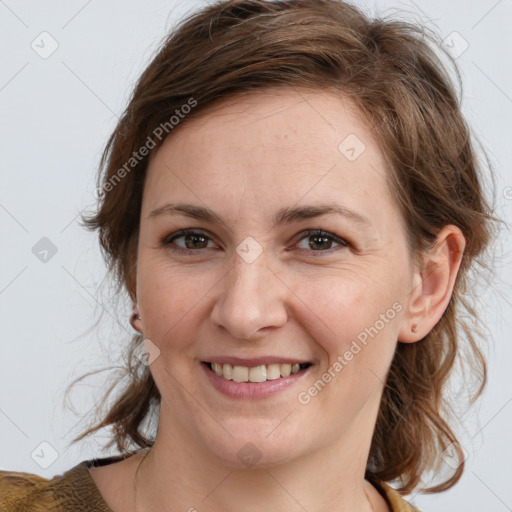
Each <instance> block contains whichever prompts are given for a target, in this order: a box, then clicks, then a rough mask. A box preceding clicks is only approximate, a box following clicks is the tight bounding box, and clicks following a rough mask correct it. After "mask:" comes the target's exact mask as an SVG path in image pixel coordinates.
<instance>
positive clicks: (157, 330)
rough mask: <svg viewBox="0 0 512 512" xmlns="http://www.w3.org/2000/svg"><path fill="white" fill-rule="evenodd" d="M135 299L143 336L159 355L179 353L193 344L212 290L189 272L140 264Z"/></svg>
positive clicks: (144, 263) (148, 261)
mask: <svg viewBox="0 0 512 512" xmlns="http://www.w3.org/2000/svg"><path fill="white" fill-rule="evenodd" d="M137 281H138V299H139V302H140V306H141V316H142V318H143V325H144V335H145V337H148V338H149V339H151V340H152V341H154V343H155V344H157V346H159V347H160V349H161V350H162V351H166V352H169V351H171V350H180V349H181V348H183V347H185V346H187V345H188V344H189V343H191V342H192V340H191V338H190V333H192V332H193V331H194V325H195V326H196V327H197V321H195V319H196V318H197V315H198V314H199V312H200V310H201V309H202V308H203V307H204V305H205V303H206V300H207V297H206V295H207V292H208V290H209V289H210V288H211V285H210V286H208V283H204V282H202V281H201V280H199V279H198V278H197V274H196V277H195V278H194V275H193V274H192V270H191V271H190V272H187V271H185V270H184V269H183V268H179V269H178V268H176V267H174V266H163V265H161V263H160V264H158V263H157V262H154V261H151V260H147V261H144V260H143V259H142V260H139V265H138V276H137Z"/></svg>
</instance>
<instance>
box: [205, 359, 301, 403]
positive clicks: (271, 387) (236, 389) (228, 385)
mask: <svg viewBox="0 0 512 512" xmlns="http://www.w3.org/2000/svg"><path fill="white" fill-rule="evenodd" d="M201 367H202V368H203V371H204V372H205V374H206V376H207V377H208V379H209V381H210V382H211V384H212V386H213V387H214V388H215V389H216V390H217V391H220V392H221V393H222V394H224V395H226V396H229V397H230V398H242V399H245V400H259V399H260V398H267V397H269V396H272V395H275V394H276V393H279V392H280V391H284V390H285V389H288V388H289V387H290V386H293V385H294V384H295V383H296V382H297V381H299V380H300V379H301V378H302V377H303V376H304V375H305V374H306V373H307V372H308V371H309V370H310V369H311V366H308V367H307V368H304V369H302V370H299V371H298V372H297V373H294V374H291V375H289V376H288V377H280V378H279V379H274V380H267V381H265V382H236V381H234V380H228V379H225V378H224V377H219V376H218V375H217V374H216V373H215V372H214V371H213V370H210V367H209V366H208V365H207V364H206V363H201Z"/></svg>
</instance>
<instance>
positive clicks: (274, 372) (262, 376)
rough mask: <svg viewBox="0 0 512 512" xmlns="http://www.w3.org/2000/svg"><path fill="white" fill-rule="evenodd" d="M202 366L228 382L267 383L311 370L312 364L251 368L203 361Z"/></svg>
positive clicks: (267, 365)
mask: <svg viewBox="0 0 512 512" xmlns="http://www.w3.org/2000/svg"><path fill="white" fill-rule="evenodd" d="M202 364H204V365H206V366H207V367H208V368H209V369H210V370H211V371H212V372H214V373H215V374H216V375H218V376H219V377H223V378H224V379H226V380H233V381H235V382H266V381H268V380H277V379H282V378H286V377H289V376H290V375H294V374H296V373H298V372H300V371H302V370H305V369H306V368H309V367H310V366H311V364H312V363H304V364H298V363H294V364H290V363H281V364H278V363H276V364H262V365H258V366H251V367H248V366H238V365H231V364H220V363H215V362H213V363H212V362H208V361H203V363H202Z"/></svg>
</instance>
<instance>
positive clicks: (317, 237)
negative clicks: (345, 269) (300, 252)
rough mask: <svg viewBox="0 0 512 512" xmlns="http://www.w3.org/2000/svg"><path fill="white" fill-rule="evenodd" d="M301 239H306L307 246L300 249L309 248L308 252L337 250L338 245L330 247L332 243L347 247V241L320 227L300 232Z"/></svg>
mask: <svg viewBox="0 0 512 512" xmlns="http://www.w3.org/2000/svg"><path fill="white" fill-rule="evenodd" d="M302 235H303V236H302V238H301V240H300V241H301V242H302V240H308V242H307V247H302V248H301V249H306V250H309V252H331V251H332V250H338V249H339V247H334V248H333V247H332V244H333V243H335V244H338V245H339V246H341V248H344V247H348V245H349V244H348V243H347V242H346V241H345V240H343V239H342V238H340V237H339V236H337V235H334V234H333V233H328V232H327V231H322V230H320V229H317V230H310V231H306V232H305V233H302Z"/></svg>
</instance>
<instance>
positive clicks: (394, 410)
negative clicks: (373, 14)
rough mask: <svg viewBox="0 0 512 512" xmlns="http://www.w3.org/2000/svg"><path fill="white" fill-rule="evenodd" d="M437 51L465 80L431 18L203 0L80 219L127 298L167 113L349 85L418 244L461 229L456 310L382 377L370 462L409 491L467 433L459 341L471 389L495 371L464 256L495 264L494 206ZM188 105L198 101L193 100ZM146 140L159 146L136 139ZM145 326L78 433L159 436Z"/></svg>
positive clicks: (373, 475)
mask: <svg viewBox="0 0 512 512" xmlns="http://www.w3.org/2000/svg"><path fill="white" fill-rule="evenodd" d="M443 59H445V60H447V62H449V63H450V64H451V67H452V69H453V70H454V71H455V77H456V78H457V80H458V83H459V84H460V82H461V80H460V75H459V72H458V70H457V66H456V64H455V62H454V61H453V59H452V58H450V56H449V55H448V54H447V53H446V52H444V50H442V48H440V46H439V44H438V40H437V38H436V36H435V35H434V34H433V33H432V32H431V30H430V29H427V28H426V27H423V26H421V25H420V24H416V23H410V22H406V21H400V20H396V19H395V20H393V19H390V20H388V19H384V18H370V17H369V16H368V15H366V14H365V13H363V12H361V11H360V10H359V9H357V8H356V7H354V6H352V5H350V4H347V3H344V2H343V1H341V0H276V1H270V0H224V1H220V2H216V3H213V4H209V5H208V6H206V7H204V8H203V9H201V10H199V11H196V12H194V13H192V14H191V15H189V16H188V17H186V18H185V19H183V20H182V21H181V22H179V23H178V24H177V26H176V27H175V28H174V29H173V30H172V31H171V32H170V33H169V34H168V35H167V36H166V37H165V39H164V40H163V42H162V44H161V45H160V46H159V48H158V50H157V52H155V55H154V56H153V57H152V60H151V62H150V63H149V65H148V66H147V67H146V69H145V70H144V71H143V73H142V75H141V76H140V78H139V79H138V82H137V83H136V85H135V88H134V90H133V92H132V95H131V97H130V99H129V102H128V106H127V107H126V109H125V111H124V113H123V114H122V116H121V118H120V120H119V122H118V124H117V126H116V127H115V129H114V131H113V133H112V135H111V136H110V138H109V140H108V142H107V144H106V147H105V149H104V152H103V154H102V157H101V161H100V169H99V173H98V187H99V189H100V190H101V194H100V197H99V201H98V207H97V210H96V211H95V212H94V214H91V215H89V216H87V215H84V216H83V218H82V222H83V225H84V226H86V227H87V228H88V229H90V230H97V231H98V233H99V240H100V244H101V248H102V253H103V255H104V258H105V261H106V263H107V266H108V270H109V273H110V274H111V276H112V277H113V279H114V281H115V283H117V285H118V286H117V290H116V292H117V293H119V292H120V291H126V292H128V293H129V294H130V296H131V297H132V298H133V297H134V289H135V268H136V266H135V265H136V256H137V254H136V251H137V241H138V231H139V217H140V209H141V201H142V191H143V186H144V180H145V173H146V169H147V165H148V160H149V157H150V154H149V153H150V152H151V151H154V150H155V148H158V147H159V146H160V144H161V143H162V141H163V140H164V139H165V137H166V136H172V129H173V128H174V125H173V121H172V118H173V116H174V117H175V118H177V117H176V116H179V121H178V122H179V126H182V125H184V124H186V123H187V122H188V121H189V120H190V119H193V118H196V117H200V116H201V115H202V114H203V113H204V109H205V108H206V107H207V106H210V105H212V104H213V102H216V101H220V100H223V99H225V98H234V97H235V96H237V95H244V94H249V93H251V92H255V91H258V90H261V89H263V88H269V87H279V86H281V85H287V86H292V87H305V88H309V89H315V90H325V91H328V92H330V93H334V94H338V95H341V96H348V97H349V98H350V99H352V100H353V101H354V102H355V104H356V105H357V106H358V107H359V110H360V112H361V114H362V115H363V116H365V117H366V118H367V119H368V120H369V121H370V125H371V126H373V132H374V136H375V137H376V140H377V142H378V144H379V146H380V149H381V151H382V154H383V156H384V158H385V161H386V164H387V166H388V174H389V179H390V181H391V183H392V186H393V189H394V191H395V195H396V200H397V202H398V204H399V205H400V208H401V211H402V213H403V216H404V219H405V220H406V224H407V235H408V240H409V243H410V244H409V245H410V249H411V252H412V254H414V255H419V254H421V251H422V250H424V249H425V248H426V247H428V246H429V245H431V243H432V242H433V241H435V239H436V234H437V233H438V232H439V230H440V229H441V228H442V227H443V226H444V225H446V224H454V225H456V226H458V227H459V228H460V229H461V230H462V233H463V234H464V236H465V238H466V249H465V253H464V256H463V259H462V263H461V267H460V270H459V274H458V276H457V279H456V283H455V287H454V291H453V295H452V297H451V300H450V302H449V304H448V307H447V309H446V311H445V312H444V314H443V316H442V318H441V319H440V321H439V322H438V324H437V325H436V326H435V328H434V329H433V330H432V331H431V332H430V333H429V334H428V335H426V336H425V337H424V338H423V339H422V340H420V341H419V342H416V343H398V346H397V350H396V352H395V355H394V358H393V361H392V364H391V367H390V370H389V373H388V378H387V382H386V383H385V387H384V390H383V395H382V400H381V403H380V409H379V412H378V417H377V422H376V426H375V431H374V435H373V439H372V443H371V448H370V454H369V458H368V462H367V470H366V477H367V478H368V479H370V480H372V479H373V480H375V479H376V480H380V481H388V482H390V481H394V480H397V481H400V486H399V488H398V490H399V492H401V493H402V494H408V493H410V492H412V490H413V489H415V488H416V487H417V486H418V484H419V483H420V482H421V479H422V475H423V474H424V473H425V472H426V471H428V470H432V469H434V470H435V468H439V467H440V461H441V453H442V451H443V450H444V449H445V448H447V447H448V446H449V445H450V444H451V443H454V446H456V447H457V446H458V444H457V437H456V435H455V433H454V431H453V426H452V425H450V423H449V412H450V401H449V397H448V393H447V382H448V377H449V376H450V375H451V374H452V369H453V368H454V365H455V363H456V361H457V357H459V356H460V357H461V358H462V356H463V355H464V354H465V358H464V361H465V366H464V367H465V368H466V369H469V370H470V374H471V378H472V382H474V383H475V384H476V388H475V389H474V390H473V394H472V398H473V400H472V401H471V403H473V402H474V400H476V398H478V396H479V395H480V394H481V393H482V390H483V388H484V385H485V383H486V374H487V371H486V362H485V357H484V355H483V353H482V351H481V349H480V348H479V346H478V343H477V341H478V339H477V337H476V336H477V334H478V332H479V331H477V330H475V328H474V326H475V325H479V318H478V315H477V313H476V310H475V307H474V306H472V301H471V300H470V299H471V298H472V294H471V293H470V292H471V289H472V287H473V286H472V281H471V279H472V278H471V273H470V272H469V271H470V270H473V269H474V268H475V266H476V265H475V263H479V265H480V266H481V267H485V265H484V263H483V261H484V259H483V258H482V256H483V255H484V252H485V250H486V248H487V247H488V245H489V243H490V241H491V238H492V235H493V229H492V228H493V222H494V221H495V220H497V219H496V218H495V217H493V215H492V211H491V208H490V205H489V203H488V202H487V199H486V197H485V195H486V194H485V192H484V182H483V175H482V173H481V170H480V168H481V166H480V164H479V161H478V160H477V157H476V152H475V149H474V142H473V141H472V137H471V134H470V130H469V128H468V125H467V123H466V121H465V119H464V117H463V115H462V113H461V105H460V99H459V98H458V96H457V89H456V85H455V80H453V81H452V79H451V78H450V72H449V69H448V67H447V66H446V64H445V63H443ZM191 99H192V101H191ZM193 102H195V103H193ZM187 104H188V105H189V106H191V105H192V104H194V108H187V109H185V108H184V105H187ZM187 112H188V113H187ZM184 113H187V114H186V115H181V114H184ZM164 131H165V136H162V134H163V132H164ZM156 134H160V138H159V137H158V136H156ZM150 139H151V142H152V144H153V146H154V147H153V148H152V149H151V150H150V151H148V152H144V151H142V150H141V148H144V147H148V146H149V140H150ZM142 153H147V154H145V155H143V154H142ZM484 154H485V153H484ZM486 160H487V159H486ZM487 164H489V162H488V161H487ZM489 167H490V165H489ZM491 170H492V169H491ZM141 340H142V337H141V335H136V336H134V337H133V338H132V340H131V343H130V344H127V345H126V347H127V348H126V356H127V357H126V368H125V371H124V377H127V378H128V382H127V384H126V385H125V387H124V389H123V390H122V392H121V393H120V394H119V396H117V398H116V399H115V400H114V401H113V403H112V404H111V405H109V406H108V408H107V410H104V411H103V412H102V417H101V419H100V420H99V421H98V422H97V423H96V424H93V425H91V426H90V427H88V428H87V429H86V430H85V431H84V432H83V433H82V434H80V435H79V436H78V437H76V438H75V439H74V441H73V442H76V441H78V440H80V439H82V438H84V437H85V436H87V435H89V434H91V433H93V432H96V431H98V430H99V429H101V428H103V427H109V428H111V429H112V433H113V437H112V439H111V442H110V444H109V445H108V446H112V445H113V444H114V443H115V444H116V445H117V449H118V450H119V451H121V452H126V451H127V450H129V448H130V446H135V447H139V448H143V447H149V446H151V445H152V444H153V442H154V435H155V429H154V428H150V427H149V424H150V423H151V421H157V417H158V413H159V403H160V394H159V391H158V389H157V387H156V385H155V382H154V380H153V378H152V376H151V373H150V371H149V367H148V366H145V365H143V364H142V363H141V362H140V361H139V360H138V359H137V358H136V357H134V354H133V352H134V350H135V348H136V347H137V346H138V344H139V343H140V342H141ZM83 377H84V376H82V377H81V378H83ZM118 382H120V381H118ZM114 387H115V385H113V386H112V387H110V389H109V390H108V391H107V393H106V394H105V398H104V401H103V402H102V405H101V406H100V408H101V407H103V406H104V404H105V400H106V398H107V396H108V395H110V394H111V392H112V390H113V389H114ZM463 469H464V464H463V462H462V464H461V465H460V466H458V467H457V468H456V469H455V470H453V472H452V474H451V475H450V476H449V477H447V478H446V479H445V480H444V481H442V482H439V483H437V484H436V485H434V486H431V487H428V488H426V489H423V490H424V491H426V492H441V491H444V490H446V489H448V488H450V487H451V486H453V485H454V484H455V483H456V482H457V481H458V480H459V479H460V477H461V475H462V472H463Z"/></svg>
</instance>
